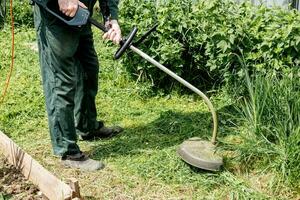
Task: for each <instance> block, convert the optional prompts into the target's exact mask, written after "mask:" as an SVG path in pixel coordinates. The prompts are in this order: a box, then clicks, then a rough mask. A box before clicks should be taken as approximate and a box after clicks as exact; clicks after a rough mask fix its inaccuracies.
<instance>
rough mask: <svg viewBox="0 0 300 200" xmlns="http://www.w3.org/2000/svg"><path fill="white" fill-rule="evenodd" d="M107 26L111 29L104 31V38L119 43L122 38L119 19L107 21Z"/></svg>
mask: <svg viewBox="0 0 300 200" xmlns="http://www.w3.org/2000/svg"><path fill="white" fill-rule="evenodd" d="M105 26H106V28H109V30H108V31H107V32H106V33H104V35H103V37H102V38H103V39H108V40H111V41H113V43H115V44H119V43H120V41H121V40H122V34H121V29H120V26H119V23H118V21H117V20H114V19H113V20H110V21H107V22H106V23H105Z"/></svg>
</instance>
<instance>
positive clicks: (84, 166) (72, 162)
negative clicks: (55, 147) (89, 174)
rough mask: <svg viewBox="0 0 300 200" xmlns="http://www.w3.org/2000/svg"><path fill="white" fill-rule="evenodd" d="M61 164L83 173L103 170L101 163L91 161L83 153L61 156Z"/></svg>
mask: <svg viewBox="0 0 300 200" xmlns="http://www.w3.org/2000/svg"><path fill="white" fill-rule="evenodd" d="M61 162H62V164H63V165H64V166H65V167H70V168H76V169H81V170H85V171H96V170H100V169H103V168H104V164H103V163H102V162H100V161H97V160H93V159H91V158H89V157H88V156H87V155H85V154H83V153H78V154H74V155H66V156H63V157H62V159H61Z"/></svg>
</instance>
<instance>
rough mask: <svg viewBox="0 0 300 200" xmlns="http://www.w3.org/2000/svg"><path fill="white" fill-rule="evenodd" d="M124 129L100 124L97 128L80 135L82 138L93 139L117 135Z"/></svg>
mask: <svg viewBox="0 0 300 200" xmlns="http://www.w3.org/2000/svg"><path fill="white" fill-rule="evenodd" d="M123 130H124V129H123V128H122V127H120V126H112V127H105V126H102V127H101V128H99V129H96V130H93V131H91V132H89V133H88V134H87V135H81V136H80V137H81V139H82V140H93V139H97V138H110V137H114V136H116V135H118V134H119V133H121V132H122V131H123Z"/></svg>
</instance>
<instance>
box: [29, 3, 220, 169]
mask: <svg viewBox="0 0 300 200" xmlns="http://www.w3.org/2000/svg"><path fill="white" fill-rule="evenodd" d="M32 1H33V2H35V3H37V4H38V5H39V6H42V7H43V8H45V10H47V11H48V12H49V13H51V14H53V15H54V16H56V17H57V18H59V19H60V20H62V21H63V22H65V23H66V24H68V25H70V26H82V25H84V24H86V23H87V22H90V23H91V24H93V25H95V26H96V27H97V28H99V29H100V30H102V31H103V32H107V31H108V30H107V29H106V27H105V26H104V25H103V24H100V23H99V22H97V21H96V20H94V19H93V18H91V17H90V13H89V11H88V10H86V9H84V8H81V7H79V8H78V10H77V13H76V15H75V16H74V17H73V18H66V17H65V16H64V15H63V14H62V13H55V12H53V11H52V9H51V8H50V7H48V1H49V0H32ZM156 28H157V24H156V25H154V26H153V27H152V28H151V29H150V30H149V31H148V32H146V33H145V34H144V36H142V37H141V38H140V39H139V40H138V41H137V42H133V38H134V37H135V35H136V32H137V28H135V27H134V28H133V30H132V31H131V32H130V34H129V35H128V36H127V38H124V39H123V40H122V41H121V42H120V45H121V47H120V48H119V49H118V51H117V52H116V54H115V59H118V58H120V57H121V56H122V54H123V53H124V52H125V50H127V49H131V50H132V51H133V52H135V53H137V54H138V55H140V56H141V57H142V58H144V59H145V60H147V61H149V62H150V63H152V64H153V65H155V66H156V67H158V68H159V69H161V70H162V71H164V72H165V73H167V74H168V75H170V76H172V77H173V78H174V79H176V80H177V81H178V82H180V83H182V84H183V85H184V86H186V87H188V88H189V89H190V90H192V91H193V92H195V93H196V94H198V95H199V96H201V98H202V99H203V100H204V101H205V103H206V104H207V106H208V107H209V109H210V111H211V113H212V117H213V124H214V128H213V136H212V140H211V142H209V141H205V140H201V139H200V138H191V139H189V140H187V141H185V142H183V143H182V144H181V145H180V147H179V149H178V151H177V152H178V155H179V156H180V157H181V158H182V159H183V160H184V161H185V162H187V163H189V164H190V165H193V166H195V167H197V168H201V169H205V170H211V171H217V170H219V169H220V167H221V165H222V164H223V159H222V157H220V156H218V155H217V154H216V152H215V143H216V137H217V126H218V123H217V115H216V112H215V109H214V107H213V105H212V103H211V102H210V100H209V99H208V98H207V96H206V95H205V94H204V93H202V92H201V91H200V90H198V89H197V88H196V87H194V86H193V85H191V84H190V83H189V82H187V81H185V80H184V79H182V78H181V77H179V76H178V75H177V74H175V73H174V72H172V71H171V70H169V69H168V68H166V67H165V66H163V65H162V64H160V63H159V62H157V61H156V60H154V59H153V58H151V57H150V56H149V55H147V54H145V53H144V52H142V51H141V50H140V49H138V48H136V47H135V46H136V45H138V44H140V43H141V42H142V41H143V40H144V39H145V38H146V37H147V36H148V35H149V34H150V33H151V32H153V31H154V30H155V29H156Z"/></svg>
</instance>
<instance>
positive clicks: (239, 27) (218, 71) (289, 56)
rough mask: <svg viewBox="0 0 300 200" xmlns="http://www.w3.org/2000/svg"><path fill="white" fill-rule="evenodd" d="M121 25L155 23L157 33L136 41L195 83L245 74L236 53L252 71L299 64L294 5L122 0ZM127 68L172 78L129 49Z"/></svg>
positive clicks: (158, 79) (299, 28)
mask: <svg viewBox="0 0 300 200" xmlns="http://www.w3.org/2000/svg"><path fill="white" fill-rule="evenodd" d="M122 3H123V4H122V7H121V13H120V15H121V16H122V19H121V25H122V28H123V29H124V31H123V32H127V33H128V32H129V31H130V29H131V28H132V26H133V25H136V26H137V27H138V28H139V29H140V30H141V31H140V34H141V32H143V31H145V30H147V29H148V28H149V27H150V26H151V25H152V24H154V23H155V22H157V23H158V24H159V26H158V31H157V33H155V34H153V36H152V37H151V38H149V39H148V40H147V41H145V42H144V44H142V45H140V48H141V49H143V50H144V51H146V53H148V54H150V55H152V56H153V57H154V58H155V59H157V60H158V61H160V62H161V63H162V64H164V65H165V66H167V67H168V68H170V69H171V70H173V71H175V72H176V73H177V74H179V75H181V76H183V77H184V78H185V79H187V80H189V81H190V82H192V83H194V84H195V85H196V86H201V85H203V84H207V83H208V82H213V83H215V82H222V83H229V84H230V85H231V84H232V83H235V84H236V83H237V84H236V85H239V84H240V81H241V80H243V79H244V76H245V74H244V72H243V70H242V66H241V65H240V63H239V62H238V59H237V56H241V55H243V56H244V57H245V60H246V62H247V63H248V64H249V66H250V68H249V70H250V73H251V72H258V73H261V74H278V73H279V74H281V73H284V74H285V73H288V72H289V71H290V69H291V68H293V67H296V66H299V63H300V58H299V50H300V35H299V32H300V23H299V22H300V15H299V13H298V12H296V11H286V10H283V9H278V8H272V9H268V8H266V7H264V6H261V7H256V6H252V5H251V4H250V3H247V2H246V3H241V4H237V3H236V2H234V1H226V0H224V1H219V0H211V1H204V0H196V1H194V0H184V1H178V0H172V1H155V0H150V1H140V0H139V1H133V0H124V1H122ZM123 62H124V64H125V66H126V67H127V69H128V70H129V71H130V72H132V73H133V74H135V75H137V76H139V78H140V79H141V80H149V79H151V80H152V81H153V82H154V83H155V84H156V85H157V86H160V87H169V86H170V83H171V84H173V83H172V82H171V81H170V79H169V78H167V77H166V75H165V74H164V73H161V72H159V70H158V69H156V68H155V67H154V66H152V65H151V64H149V63H147V62H146V61H144V60H142V59H141V58H139V57H138V56H136V55H133V54H132V53H130V54H128V56H127V57H126V58H125V59H123Z"/></svg>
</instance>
